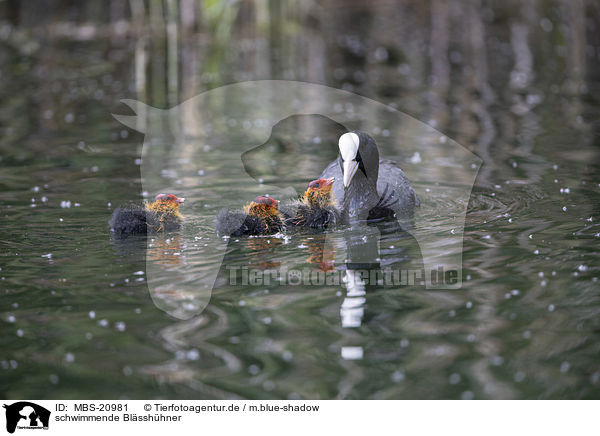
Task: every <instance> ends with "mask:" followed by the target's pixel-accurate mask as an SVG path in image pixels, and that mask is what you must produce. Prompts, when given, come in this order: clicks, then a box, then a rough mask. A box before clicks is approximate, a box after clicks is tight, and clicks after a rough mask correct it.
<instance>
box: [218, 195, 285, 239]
mask: <svg viewBox="0 0 600 436" xmlns="http://www.w3.org/2000/svg"><path fill="white" fill-rule="evenodd" d="M278 205H279V201H278V200H275V199H274V198H271V197H265V196H258V197H256V198H255V199H254V201H251V202H250V203H248V204H247V205H245V206H244V211H243V212H236V211H229V210H228V209H222V210H221V212H219V214H218V215H217V221H216V227H217V233H218V234H219V235H221V236H245V235H270V234H273V233H278V232H280V231H282V230H283V229H284V228H285V225H284V222H283V216H282V215H281V213H279V209H278Z"/></svg>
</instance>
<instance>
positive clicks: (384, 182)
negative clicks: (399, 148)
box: [321, 130, 419, 223]
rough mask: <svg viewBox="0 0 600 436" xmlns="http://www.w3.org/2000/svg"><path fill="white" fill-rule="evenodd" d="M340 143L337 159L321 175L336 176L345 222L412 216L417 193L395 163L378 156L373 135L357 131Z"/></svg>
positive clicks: (334, 191) (417, 200)
mask: <svg viewBox="0 0 600 436" xmlns="http://www.w3.org/2000/svg"><path fill="white" fill-rule="evenodd" d="M338 146H339V151H340V153H339V155H338V158H337V159H336V160H335V161H333V162H331V163H330V164H329V165H328V166H327V168H325V170H324V171H323V173H322V174H321V178H329V177H334V178H335V181H334V183H333V196H334V197H335V198H336V201H337V205H338V207H339V209H340V214H341V221H342V222H343V223H348V222H350V223H351V222H356V221H359V220H377V219H382V218H388V217H410V216H412V214H413V212H414V208H415V207H418V206H419V199H418V197H417V194H416V192H415V190H414V189H413V188H412V186H411V185H410V181H409V180H408V178H407V177H406V175H405V174H404V172H403V171H402V170H401V169H400V168H398V167H397V166H396V164H395V163H394V162H392V161H389V160H383V159H381V160H380V159H379V151H378V149H377V144H376V143H375V140H374V139H373V138H371V137H370V136H369V135H367V134H366V133H364V132H361V131H358V130H355V131H352V132H348V133H344V134H343V135H342V136H340V138H339V142H338Z"/></svg>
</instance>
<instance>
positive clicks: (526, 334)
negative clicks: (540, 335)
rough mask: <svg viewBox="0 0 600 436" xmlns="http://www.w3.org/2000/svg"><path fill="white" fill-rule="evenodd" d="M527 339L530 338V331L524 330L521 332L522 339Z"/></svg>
mask: <svg viewBox="0 0 600 436" xmlns="http://www.w3.org/2000/svg"><path fill="white" fill-rule="evenodd" d="M529 338H531V331H529V330H525V331H524V332H523V339H529Z"/></svg>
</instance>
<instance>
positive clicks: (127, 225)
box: [109, 194, 185, 237]
mask: <svg viewBox="0 0 600 436" xmlns="http://www.w3.org/2000/svg"><path fill="white" fill-rule="evenodd" d="M184 200H185V198H179V197H177V196H175V195H173V194H158V195H157V196H156V197H155V198H154V202H152V203H145V204H144V205H143V206H130V207H118V208H117V209H115V211H114V212H113V214H112V217H111V218H110V221H109V224H110V229H111V231H112V232H113V233H115V234H116V235H118V236H121V237H127V236H129V235H146V234H148V233H158V232H169V231H173V230H179V229H180V228H181V223H182V217H181V213H180V212H179V205H180V204H181V203H183V202H184Z"/></svg>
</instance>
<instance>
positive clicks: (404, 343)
mask: <svg viewBox="0 0 600 436" xmlns="http://www.w3.org/2000/svg"><path fill="white" fill-rule="evenodd" d="M409 345H410V341H409V340H408V339H406V338H402V340H401V341H400V347H402V348H406V347H408V346H409Z"/></svg>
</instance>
